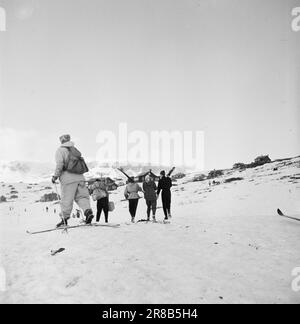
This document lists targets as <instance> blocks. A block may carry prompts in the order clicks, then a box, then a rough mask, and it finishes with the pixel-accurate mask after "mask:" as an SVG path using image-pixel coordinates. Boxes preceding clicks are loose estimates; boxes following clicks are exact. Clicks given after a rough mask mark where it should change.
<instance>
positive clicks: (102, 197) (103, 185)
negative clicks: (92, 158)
mask: <svg viewBox="0 0 300 324" xmlns="http://www.w3.org/2000/svg"><path fill="white" fill-rule="evenodd" d="M89 189H90V191H91V193H92V197H93V199H94V200H95V201H97V217H96V222H97V223H98V222H99V221H100V217H101V213H102V211H103V212H104V216H105V223H108V212H109V199H108V198H109V192H108V185H107V181H106V179H105V178H101V179H97V180H96V181H95V182H94V183H93V184H92V185H91V186H90V187H89Z"/></svg>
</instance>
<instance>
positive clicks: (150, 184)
mask: <svg viewBox="0 0 300 324" xmlns="http://www.w3.org/2000/svg"><path fill="white" fill-rule="evenodd" d="M143 190H144V197H145V200H146V204H147V221H150V214H151V210H152V216H153V221H154V222H155V221H156V218H155V214H156V208H157V194H156V190H157V186H156V184H155V182H154V181H153V179H152V178H151V177H150V176H149V175H148V176H147V177H146V178H145V182H144V183H143Z"/></svg>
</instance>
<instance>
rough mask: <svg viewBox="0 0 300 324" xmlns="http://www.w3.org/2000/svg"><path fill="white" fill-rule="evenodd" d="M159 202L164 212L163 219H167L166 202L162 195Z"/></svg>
mask: <svg viewBox="0 0 300 324" xmlns="http://www.w3.org/2000/svg"><path fill="white" fill-rule="evenodd" d="M161 200H162V205H163V210H164V214H165V219H168V210H167V202H166V197H165V195H164V194H162V196H161Z"/></svg>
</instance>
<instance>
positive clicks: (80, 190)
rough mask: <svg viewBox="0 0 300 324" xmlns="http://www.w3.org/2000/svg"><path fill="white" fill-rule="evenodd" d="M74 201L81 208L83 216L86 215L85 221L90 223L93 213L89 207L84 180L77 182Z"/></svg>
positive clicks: (87, 192) (88, 197) (88, 196)
mask: <svg viewBox="0 0 300 324" xmlns="http://www.w3.org/2000/svg"><path fill="white" fill-rule="evenodd" d="M75 201H76V203H77V205H78V206H79V207H80V208H81V209H82V210H83V212H84V216H85V217H86V223H87V224H90V223H91V222H92V219H93V218H94V215H93V211H92V208H91V203H90V195H89V191H88V188H87V187H86V185H85V183H84V182H79V183H78V182H77V191H76V196H75Z"/></svg>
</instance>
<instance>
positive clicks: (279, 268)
mask: <svg viewBox="0 0 300 324" xmlns="http://www.w3.org/2000/svg"><path fill="white" fill-rule="evenodd" d="M299 164H300V159H299V158H296V159H292V160H286V161H281V162H274V163H272V164H267V165H265V166H263V167H258V168H255V169H247V170H245V171H241V172H240V171H238V170H235V171H232V170H228V171H227V172H226V174H225V176H223V177H221V178H220V179H216V180H218V183H220V184H217V185H211V186H209V182H208V181H203V182H189V183H185V184H183V183H181V182H178V186H175V187H174V188H173V198H172V200H173V205H172V206H173V207H172V212H173V217H172V220H171V224H166V225H163V224H160V223H158V224H153V223H148V224H147V223H138V224H135V225H127V223H128V222H129V219H130V217H129V213H128V209H127V208H128V207H127V203H126V202H121V200H122V198H123V190H124V188H119V189H118V190H117V191H116V192H114V193H113V194H112V195H111V200H113V201H114V202H115V204H116V209H115V211H114V212H113V213H111V214H110V222H112V223H120V224H121V226H120V227H119V228H103V227H102V228H101V227H99V228H80V229H73V230H69V233H68V234H62V233H61V232H52V233H46V234H41V235H36V236H30V235H28V234H26V230H27V229H43V228H47V227H51V226H53V225H54V224H55V223H56V222H57V221H58V215H57V213H54V209H58V205H55V204H52V203H36V202H35V201H36V200H38V199H39V198H40V196H41V194H43V193H44V192H50V191H51V190H50V189H45V188H44V187H43V186H41V185H35V186H33V187H31V188H28V187H27V186H26V185H25V184H19V183H18V184H15V189H16V190H17V191H18V192H19V197H20V198H19V199H18V200H14V201H12V202H9V203H3V204H0V228H1V230H0V231H1V232H0V235H1V236H0V243H1V247H0V249H1V261H0V263H1V264H0V266H2V267H3V269H4V270H5V273H6V291H5V292H2V293H1V292H0V302H2V303H71V302H73V303H295V304H296V303H299V302H300V295H299V292H298V293H297V292H295V291H293V290H292V289H291V283H292V281H293V279H294V278H293V276H292V275H291V274H292V270H293V269H294V268H296V267H299V265H300V259H299V250H300V241H299V222H297V221H293V220H289V219H285V218H282V217H279V216H278V215H277V214H276V210H277V208H281V209H282V210H283V211H284V212H285V213H287V214H291V215H293V216H296V217H299V215H300V201H299V193H300V177H299V176H300V175H299V166H300V165H299ZM233 177H235V178H238V177H239V178H241V179H240V180H239V181H233V182H229V183H228V182H227V183H226V181H225V180H226V179H228V178H233ZM3 186H4V187H3ZM8 189H9V184H1V186H0V195H1V194H3V193H5V192H7V190H8ZM47 190H48V191H47ZM158 205H159V206H161V203H160V201H159V204H158ZM46 206H48V207H49V212H48V213H47V212H46V211H45V208H46ZM12 207H13V210H10V208H12ZM93 208H94V210H95V204H94V203H93ZM145 212H146V205H145V202H144V200H143V199H141V200H140V202H139V207H138V216H137V219H141V218H145ZM102 217H103V216H102ZM157 219H158V220H162V219H163V213H162V210H161V209H159V210H158V212H157ZM77 222H78V220H77V219H75V218H74V219H72V220H71V224H76V223H77ZM101 222H103V219H101ZM58 248H65V250H64V251H63V252H62V253H60V254H57V255H56V256H54V257H53V256H51V254H50V251H51V250H53V249H58Z"/></svg>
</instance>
